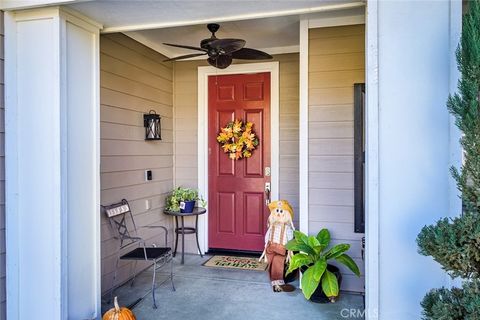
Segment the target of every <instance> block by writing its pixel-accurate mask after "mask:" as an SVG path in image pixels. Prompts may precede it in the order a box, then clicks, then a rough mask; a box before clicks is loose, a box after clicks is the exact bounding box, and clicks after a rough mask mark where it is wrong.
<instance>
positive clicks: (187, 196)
mask: <svg viewBox="0 0 480 320" xmlns="http://www.w3.org/2000/svg"><path fill="white" fill-rule="evenodd" d="M197 200H201V201H203V199H201V198H199V197H198V191H197V190H195V189H190V188H182V187H177V188H175V189H173V191H172V194H170V195H169V196H168V197H167V199H166V209H167V210H168V211H175V212H178V211H180V212H184V213H191V212H193V208H194V207H195V202H196V201H197Z"/></svg>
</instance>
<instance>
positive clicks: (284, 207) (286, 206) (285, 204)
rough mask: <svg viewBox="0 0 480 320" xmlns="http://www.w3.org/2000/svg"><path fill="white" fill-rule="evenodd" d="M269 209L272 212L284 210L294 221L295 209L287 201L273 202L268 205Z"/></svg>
mask: <svg viewBox="0 0 480 320" xmlns="http://www.w3.org/2000/svg"><path fill="white" fill-rule="evenodd" d="M268 209H269V210H270V211H272V210H274V209H282V210H285V211H288V212H289V213H290V216H291V217H292V220H293V208H292V206H291V205H290V203H288V201H287V200H278V201H272V202H270V203H269V204H268Z"/></svg>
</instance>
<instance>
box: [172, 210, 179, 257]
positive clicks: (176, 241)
mask: <svg viewBox="0 0 480 320" xmlns="http://www.w3.org/2000/svg"><path fill="white" fill-rule="evenodd" d="M177 229H178V217H177V216H175V228H174V229H173V231H174V232H175V249H174V250H173V256H174V257H175V256H176V255H177V247H178V232H177Z"/></svg>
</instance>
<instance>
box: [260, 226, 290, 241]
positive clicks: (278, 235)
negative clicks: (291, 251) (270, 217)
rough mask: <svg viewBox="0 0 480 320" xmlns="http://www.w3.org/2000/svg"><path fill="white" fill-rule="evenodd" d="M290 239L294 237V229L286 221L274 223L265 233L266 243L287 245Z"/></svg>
mask: <svg viewBox="0 0 480 320" xmlns="http://www.w3.org/2000/svg"><path fill="white" fill-rule="evenodd" d="M290 239H293V229H292V227H291V226H290V225H289V224H286V223H274V224H273V225H272V226H271V227H270V228H268V230H267V234H265V243H268V242H272V243H278V244H281V245H286V244H287V242H288V241H289V240H290Z"/></svg>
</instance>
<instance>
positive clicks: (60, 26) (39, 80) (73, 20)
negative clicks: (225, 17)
mask: <svg viewBox="0 0 480 320" xmlns="http://www.w3.org/2000/svg"><path fill="white" fill-rule="evenodd" d="M100 28H101V26H100V25H98V24H97V23H95V22H93V21H91V20H89V19H88V18H85V17H82V16H80V15H77V14H76V13H72V12H67V11H65V10H63V9H61V8H59V7H54V8H44V9H36V10H28V11H18V12H8V13H6V15H5V41H6V42H5V58H6V63H5V93H6V106H5V128H6V139H5V140H6V141H5V144H6V147H5V148H6V150H5V153H6V180H7V181H6V202H7V207H6V229H7V234H6V238H7V239H6V246H7V248H6V250H7V252H8V254H7V317H8V318H9V319H29V318H32V317H40V318H42V319H67V318H68V319H93V318H99V317H100V216H99V96H98V92H99V77H98V72H99V71H98V70H99V67H98V64H99V41H98V40H99V29H100Z"/></svg>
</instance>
